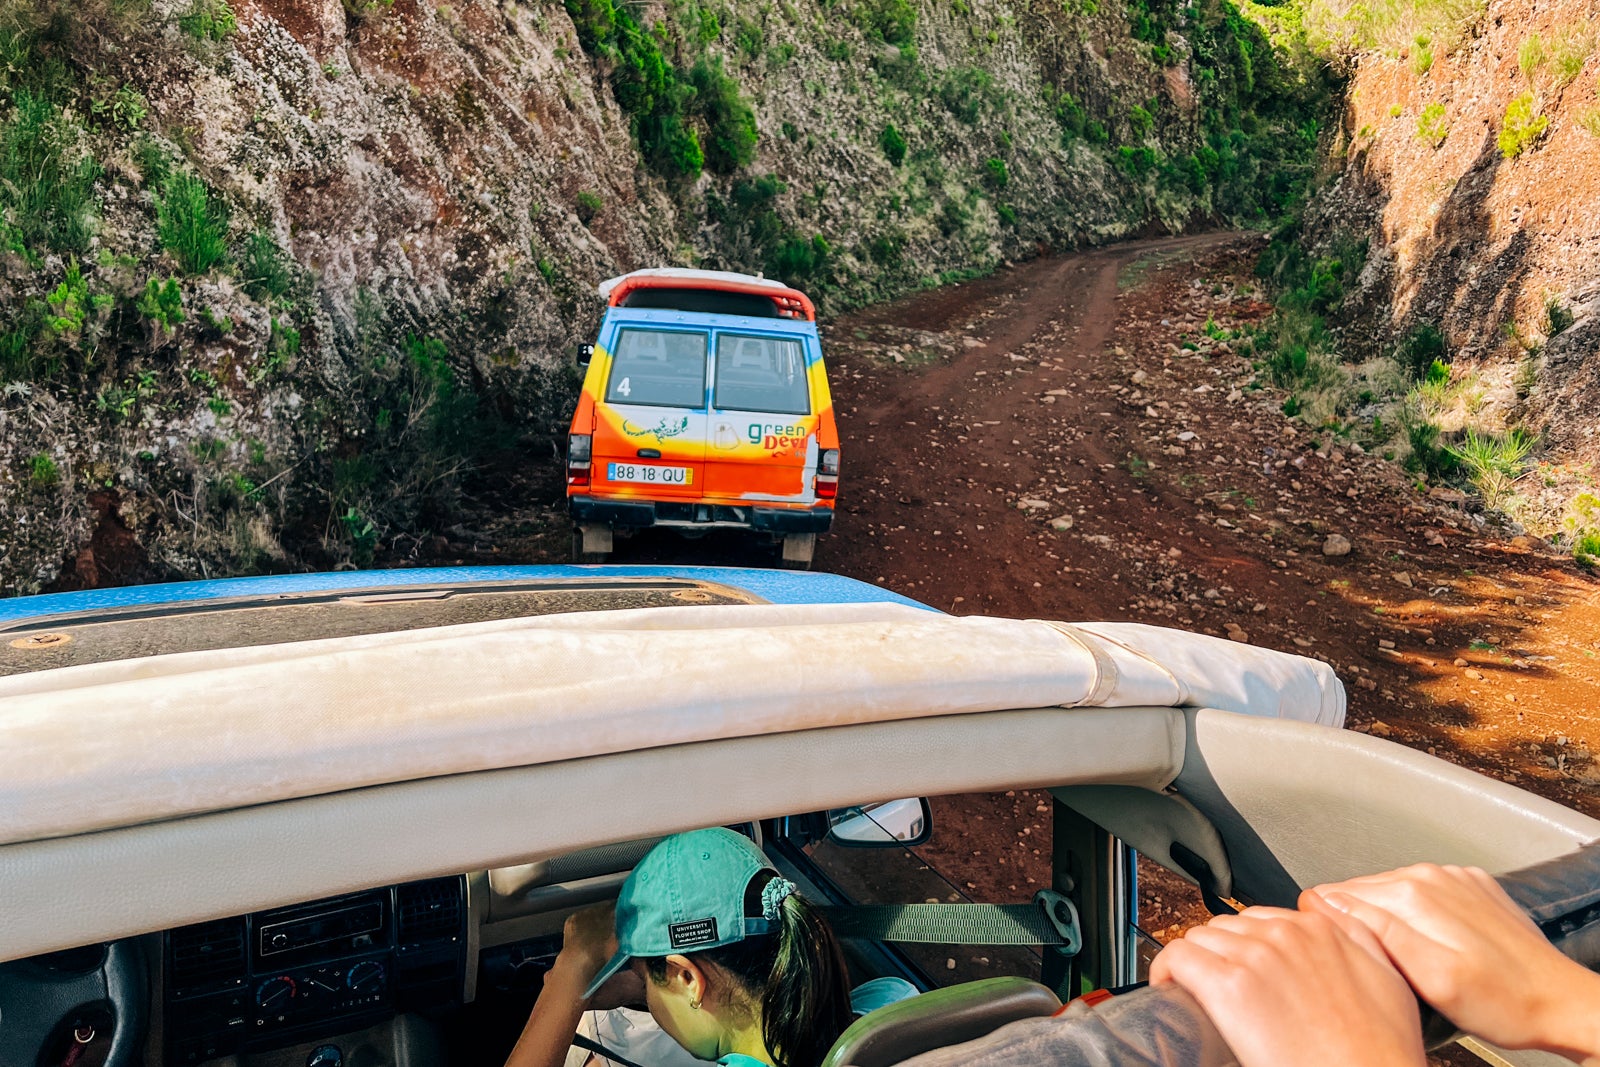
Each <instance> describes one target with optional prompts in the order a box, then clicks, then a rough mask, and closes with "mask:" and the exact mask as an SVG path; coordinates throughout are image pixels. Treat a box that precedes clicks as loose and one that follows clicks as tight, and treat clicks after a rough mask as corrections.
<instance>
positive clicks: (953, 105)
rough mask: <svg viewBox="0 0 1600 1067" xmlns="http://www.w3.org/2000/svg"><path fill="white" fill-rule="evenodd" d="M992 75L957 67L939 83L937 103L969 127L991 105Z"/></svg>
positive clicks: (976, 68)
mask: <svg viewBox="0 0 1600 1067" xmlns="http://www.w3.org/2000/svg"><path fill="white" fill-rule="evenodd" d="M993 90H994V75H992V74H990V73H989V72H988V71H986V70H984V69H982V68H981V67H957V68H955V69H953V70H951V71H950V72H949V73H948V74H946V75H945V77H944V80H943V81H942V82H940V83H939V102H940V103H942V104H943V105H944V106H945V110H947V111H949V112H950V114H952V115H954V116H955V117H956V118H958V119H960V120H961V121H962V122H964V123H966V124H967V125H969V126H971V125H973V124H974V123H976V122H977V121H978V119H979V118H980V117H981V116H982V115H983V114H984V112H985V111H986V110H989V109H990V108H991V107H992V106H993V104H994V100H993Z"/></svg>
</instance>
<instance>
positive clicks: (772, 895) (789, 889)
mask: <svg viewBox="0 0 1600 1067" xmlns="http://www.w3.org/2000/svg"><path fill="white" fill-rule="evenodd" d="M793 892H794V883H793V882H791V881H789V880H788V879H787V878H774V879H772V880H771V881H770V882H768V883H767V884H766V885H764V886H762V887H761V917H762V918H764V919H766V920H767V921H768V922H771V923H775V922H777V921H778V919H779V917H780V915H781V914H782V912H781V910H780V909H781V908H782V907H783V902H784V901H785V900H788V899H789V894H790V893H793Z"/></svg>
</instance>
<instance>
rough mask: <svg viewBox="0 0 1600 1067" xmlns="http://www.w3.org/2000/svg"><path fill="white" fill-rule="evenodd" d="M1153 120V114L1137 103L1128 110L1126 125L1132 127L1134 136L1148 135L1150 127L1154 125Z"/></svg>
mask: <svg viewBox="0 0 1600 1067" xmlns="http://www.w3.org/2000/svg"><path fill="white" fill-rule="evenodd" d="M1155 121H1156V120H1155V116H1154V115H1152V114H1150V112H1148V111H1146V110H1145V109H1144V108H1142V107H1140V106H1139V105H1137V104H1135V105H1134V106H1133V109H1132V110H1131V111H1129V112H1128V125H1130V126H1132V127H1133V132H1134V134H1135V135H1136V136H1139V137H1145V136H1148V135H1149V133H1150V130H1151V128H1152V127H1154V126H1155Z"/></svg>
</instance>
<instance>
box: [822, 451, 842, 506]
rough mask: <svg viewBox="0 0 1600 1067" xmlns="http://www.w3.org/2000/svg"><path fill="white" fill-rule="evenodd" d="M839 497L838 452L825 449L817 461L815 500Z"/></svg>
mask: <svg viewBox="0 0 1600 1067" xmlns="http://www.w3.org/2000/svg"><path fill="white" fill-rule="evenodd" d="M838 495H839V450H838V449H837V448H829V449H825V450H824V451H823V453H822V455H821V457H819V459H818V460H817V498H818V499H819V500H832V499H834V498H835V497H836V496H838Z"/></svg>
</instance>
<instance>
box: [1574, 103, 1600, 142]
mask: <svg viewBox="0 0 1600 1067" xmlns="http://www.w3.org/2000/svg"><path fill="white" fill-rule="evenodd" d="M1578 125H1579V127H1581V128H1582V130H1583V132H1584V133H1587V134H1588V135H1589V136H1590V137H1600V107H1590V108H1585V109H1584V110H1582V111H1580V112H1578Z"/></svg>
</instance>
